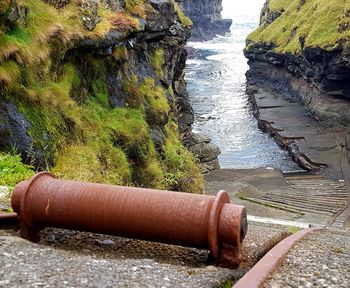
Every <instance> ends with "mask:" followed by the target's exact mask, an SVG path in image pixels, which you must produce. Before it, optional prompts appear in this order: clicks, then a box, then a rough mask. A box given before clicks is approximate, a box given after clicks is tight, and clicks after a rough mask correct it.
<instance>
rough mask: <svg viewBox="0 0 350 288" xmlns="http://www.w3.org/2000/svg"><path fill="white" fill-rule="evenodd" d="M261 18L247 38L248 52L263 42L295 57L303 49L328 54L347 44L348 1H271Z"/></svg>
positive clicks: (348, 35)
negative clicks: (320, 50) (322, 50)
mask: <svg viewBox="0 0 350 288" xmlns="http://www.w3.org/2000/svg"><path fill="white" fill-rule="evenodd" d="M262 16H263V17H262V19H261V25H260V27H259V28H258V29H257V30H256V31H254V32H253V33H251V34H250V35H249V36H248V38H247V41H248V47H247V49H249V47H251V46H253V45H255V44H258V43H264V44H269V45H273V46H274V47H275V48H274V50H275V51H276V52H283V53H294V54H295V53H299V52H300V51H302V50H303V49H304V48H305V47H320V48H321V49H324V50H327V51H331V50H334V49H337V48H339V47H343V46H348V45H349V44H348V43H349V41H350V29H347V27H349V25H350V2H349V1H343V0H333V1H327V0H307V1H302V0H283V1H279V0H270V1H267V3H266V4H265V7H264V9H263V12H262Z"/></svg>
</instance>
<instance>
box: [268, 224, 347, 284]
mask: <svg viewBox="0 0 350 288" xmlns="http://www.w3.org/2000/svg"><path fill="white" fill-rule="evenodd" d="M349 243H350V231H346V230H339V231H335V230H324V231H319V232H315V233H312V234H309V235H307V236H306V237H305V238H304V239H303V240H302V241H301V242H299V243H298V244H297V245H296V246H295V247H294V248H293V249H292V250H291V251H290V252H289V253H288V254H287V256H286V258H285V259H284V260H283V262H282V265H281V266H280V267H279V268H278V269H277V270H276V272H275V273H274V274H273V275H272V276H271V277H270V279H269V280H268V281H267V282H266V283H265V286H264V287H265V288H271V287H327V288H328V287H329V288H342V287H344V288H349V287H350V271H349V267H350V247H349ZM337 251H342V253H339V252H337Z"/></svg>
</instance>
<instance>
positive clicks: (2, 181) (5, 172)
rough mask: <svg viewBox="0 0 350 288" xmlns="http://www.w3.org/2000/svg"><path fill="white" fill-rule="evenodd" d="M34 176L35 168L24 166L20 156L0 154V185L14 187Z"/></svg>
mask: <svg viewBox="0 0 350 288" xmlns="http://www.w3.org/2000/svg"><path fill="white" fill-rule="evenodd" d="M33 175H34V170H33V167H31V166H29V165H25V164H23V163H22V162H21V157H20V156H19V155H16V154H14V155H13V154H8V153H2V152H0V185H4V186H10V187H14V186H16V185H17V183H18V182H20V181H23V180H26V179H28V178H29V177H31V176H33Z"/></svg>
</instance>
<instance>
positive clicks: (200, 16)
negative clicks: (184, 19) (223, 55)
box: [182, 0, 232, 41]
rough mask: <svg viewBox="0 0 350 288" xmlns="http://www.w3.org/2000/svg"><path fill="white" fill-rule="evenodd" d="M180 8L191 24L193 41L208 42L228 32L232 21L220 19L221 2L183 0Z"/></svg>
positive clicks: (216, 0)
mask: <svg viewBox="0 0 350 288" xmlns="http://www.w3.org/2000/svg"><path fill="white" fill-rule="evenodd" d="M182 6H183V8H184V10H185V14H186V15H187V16H188V17H189V18H191V20H192V22H193V29H192V39H193V40H199V41H201V40H204V41H205V40H210V39H212V38H214V37H215V36H216V35H224V34H225V33H227V32H229V31H230V27H231V24H232V20H231V19H222V17H221V11H222V1H221V0H183V1H182Z"/></svg>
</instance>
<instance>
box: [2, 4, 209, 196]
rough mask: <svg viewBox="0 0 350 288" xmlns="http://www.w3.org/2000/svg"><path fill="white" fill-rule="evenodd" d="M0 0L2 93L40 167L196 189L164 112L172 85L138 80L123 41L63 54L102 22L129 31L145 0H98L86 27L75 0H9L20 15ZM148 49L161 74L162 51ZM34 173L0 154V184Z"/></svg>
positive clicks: (194, 174)
mask: <svg viewBox="0 0 350 288" xmlns="http://www.w3.org/2000/svg"><path fill="white" fill-rule="evenodd" d="M2 3H3V2H2ZM2 3H1V5H0V93H1V95H2V96H3V97H5V99H7V100H8V101H11V102H13V103H14V104H15V105H16V107H17V109H18V111H19V112H20V113H21V114H22V115H23V116H24V117H25V119H26V120H27V121H28V122H29V123H30V124H31V126H30V128H29V130H28V134H29V136H30V137H31V139H32V142H33V147H34V148H35V149H37V150H38V151H40V156H42V157H43V158H44V160H43V161H44V162H45V163H40V165H41V166H40V167H43V166H44V168H46V169H47V170H51V171H52V172H53V173H55V174H56V175H57V176H59V177H62V178H66V179H76V180H81V181H91V182H105V183H111V184H118V185H137V186H141V187H151V188H159V189H172V190H181V191H188V192H197V193H198V192H202V191H203V178H202V175H201V174H200V171H199V168H198V167H197V165H196V159H194V157H193V155H192V154H191V153H189V152H188V151H187V150H186V149H185V148H184V147H183V146H182V144H181V143H180V141H179V139H180V136H179V135H178V127H177V126H176V124H175V122H174V120H173V119H174V118H175V117H174V115H170V107H169V103H168V100H167V94H169V93H170V94H171V93H173V92H172V88H171V87H169V89H168V90H165V89H164V88H163V86H161V85H160V82H159V81H158V80H159V79H152V78H149V77H145V78H144V79H138V77H137V75H135V74H134V72H133V71H132V70H131V68H130V67H129V63H128V61H129V57H130V56H129V52H128V50H127V48H126V47H125V46H123V45H121V46H118V47H115V48H114V49H113V51H112V55H111V56H109V57H99V56H94V55H93V54H92V53H89V52H83V53H81V54H79V57H78V58H74V57H70V58H69V57H67V58H68V59H69V60H67V58H65V53H66V52H67V51H68V50H69V49H72V48H75V47H74V45H75V43H79V41H80V40H83V39H89V40H91V41H98V40H100V39H102V38H103V37H104V36H105V35H106V33H107V32H109V31H110V30H117V31H120V32H122V33H125V35H126V34H128V33H131V32H134V31H137V30H138V23H139V22H138V20H137V18H135V17H134V16H137V17H143V18H144V17H145V16H146V14H145V13H147V11H146V10H147V9H146V8H147V7H146V8H145V4H144V1H143V0H129V1H126V5H127V10H128V11H127V13H116V12H113V11H111V10H108V9H107V8H106V7H105V6H104V5H102V4H99V7H98V14H99V15H100V17H101V21H100V22H99V23H98V24H97V25H96V27H95V28H94V29H93V30H92V31H87V30H86V29H85V28H84V25H83V21H82V19H83V17H82V15H83V14H82V13H84V12H82V10H81V9H82V8H81V5H80V4H79V3H80V1H79V0H72V1H70V3H69V4H67V5H65V6H64V7H63V8H60V9H56V8H54V7H53V6H51V5H49V4H46V3H44V2H43V1H41V0H32V1H28V0H17V3H18V5H21V6H24V7H26V8H27V10H28V15H27V18H26V19H23V21H22V20H21V21H17V22H16V23H12V24H10V23H8V22H6V21H5V20H3V19H4V18H2V17H5V16H4V15H5V14H6V13H7V11H8V9H7V8H8V5H9V2H8V3H5V4H6V5H4V6H3V4H2ZM22 22H23V23H22ZM152 49H153V47H152ZM152 51H154V54H152V55H150V57H148V59H149V60H148V61H149V62H150V63H148V64H149V66H150V67H151V69H152V67H153V69H154V73H155V74H156V75H157V77H158V78H161V77H162V76H163V70H162V69H163V65H164V51H163V50H162V49H160V48H158V49H155V50H152ZM146 59H147V58H146ZM145 61H147V60H145ZM111 70H113V71H116V70H117V71H118V72H117V73H120V74H118V75H120V76H121V79H122V80H121V82H122V83H123V85H122V86H123V87H122V89H120V90H121V91H120V93H125V102H126V103H125V106H123V107H118V108H111V106H110V103H109V101H110V99H109V96H108V89H107V83H108V77H107V76H108V73H111V72H110V71H111ZM117 96H120V95H117ZM170 105H173V104H172V103H170ZM152 129H153V130H157V131H160V133H161V134H162V135H161V137H162V138H163V139H162V141H163V142H164V145H161V144H157V145H158V146H157V147H156V144H155V143H154V142H153V140H152V137H151V132H150V131H152ZM159 146H161V147H159ZM7 148H8V147H7ZM28 153H29V152H28ZM28 156H29V157H31V158H32V159H31V161H32V162H33V163H36V161H37V160H38V159H36V157H37V155H36V154H35V153H33V155H28ZM40 161H42V159H40ZM36 167H38V166H36ZM33 173H34V171H33V169H32V167H31V166H27V165H24V164H22V163H21V160H20V157H19V156H17V155H8V154H0V179H1V180H0V185H1V184H3V185H8V186H11V185H12V186H14V185H15V184H17V182H19V181H21V180H23V179H25V178H27V177H29V176H31V175H33Z"/></svg>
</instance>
